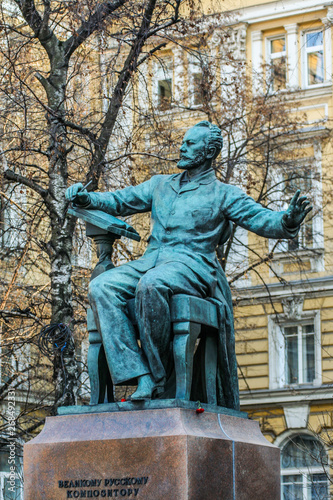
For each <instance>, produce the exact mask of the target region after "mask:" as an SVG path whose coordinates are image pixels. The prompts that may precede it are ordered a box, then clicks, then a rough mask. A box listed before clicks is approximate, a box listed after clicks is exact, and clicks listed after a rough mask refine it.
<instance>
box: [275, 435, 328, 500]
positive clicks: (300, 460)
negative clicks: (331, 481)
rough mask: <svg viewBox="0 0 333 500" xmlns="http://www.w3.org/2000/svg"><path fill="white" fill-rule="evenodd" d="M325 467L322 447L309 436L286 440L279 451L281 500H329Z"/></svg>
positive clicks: (325, 460) (325, 458)
mask: <svg viewBox="0 0 333 500" xmlns="http://www.w3.org/2000/svg"><path fill="white" fill-rule="evenodd" d="M327 464H328V460H327V454H326V451H325V448H324V446H323V445H322V444H321V442H320V441H319V440H318V439H315V438H314V437H312V436H310V435H308V434H298V435H296V436H293V437H292V438H289V439H288V441H287V442H286V443H285V444H284V445H283V446H282V450H281V490H282V499H283V500H328V499H329V498H330V497H329V493H328V475H327V472H326V470H325V467H326V466H327Z"/></svg>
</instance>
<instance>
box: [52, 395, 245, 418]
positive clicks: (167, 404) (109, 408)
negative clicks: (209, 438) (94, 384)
mask: <svg viewBox="0 0 333 500" xmlns="http://www.w3.org/2000/svg"><path fill="white" fill-rule="evenodd" d="M201 407H202V408H203V409H204V410H205V411H208V412H210V413H218V414H220V415H229V416H231V417H240V418H248V415H247V413H246V412H244V411H237V410H231V409H230V408H224V407H223V406H215V405H208V404H204V403H201ZM167 408H183V409H185V410H194V411H195V410H196V409H197V408H198V403H197V402H195V401H184V400H183V399H153V400H151V401H142V402H141V401H135V402H132V401H124V402H117V403H104V404H98V405H86V406H60V407H59V408H58V415H82V414H86V413H105V412H111V413H113V412H116V411H118V412H124V411H140V410H165V409H167Z"/></svg>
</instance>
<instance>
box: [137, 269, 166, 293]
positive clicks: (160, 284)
mask: <svg viewBox="0 0 333 500" xmlns="http://www.w3.org/2000/svg"><path fill="white" fill-rule="evenodd" d="M166 288H167V286H166V284H165V280H164V279H163V277H162V276H159V275H158V274H157V273H154V272H149V271H148V272H147V273H146V274H144V275H143V276H142V278H141V279H140V281H139V283H138V286H137V289H136V293H141V294H151V293H154V292H156V291H162V290H165V289H166Z"/></svg>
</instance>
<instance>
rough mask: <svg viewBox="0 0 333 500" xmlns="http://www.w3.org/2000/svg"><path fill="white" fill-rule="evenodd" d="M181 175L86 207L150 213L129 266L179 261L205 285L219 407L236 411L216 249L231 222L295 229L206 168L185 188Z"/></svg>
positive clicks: (230, 330) (231, 340) (266, 231)
mask: <svg viewBox="0 0 333 500" xmlns="http://www.w3.org/2000/svg"><path fill="white" fill-rule="evenodd" d="M182 176H184V173H182V174H175V175H156V176H153V177H152V178H151V179H150V180H149V181H146V182H143V183H142V184H139V185H138V186H129V187H126V188H124V189H121V190H118V191H115V192H113V193H110V192H108V193H90V203H89V205H88V206H87V207H86V208H89V209H98V210H102V211H104V212H107V213H109V214H111V215H114V216H126V215H132V214H135V213H143V212H149V211H151V222H152V230H151V235H150V237H149V239H148V247H147V250H146V252H145V253H144V255H143V256H142V257H141V258H140V259H138V260H136V261H133V262H130V263H129V265H131V266H133V267H135V268H136V269H139V270H140V271H143V272H146V271H148V270H149V269H151V268H153V267H156V266H158V265H160V264H165V263H167V262H170V263H171V262H175V261H180V262H182V263H183V264H186V265H187V266H188V267H189V268H191V269H192V270H193V271H194V272H195V273H196V274H197V275H198V280H201V282H202V281H204V282H205V284H206V285H207V286H208V289H209V291H210V293H209V296H210V297H211V299H212V300H214V301H217V303H218V304H219V306H220V330H219V336H218V374H219V375H218V383H217V388H218V404H220V405H222V406H226V407H229V408H234V409H238V408H239V391H238V380H237V365H236V356H235V335H234V327H233V315H232V300H231V292H230V288H229V285H228V282H227V279H226V276H225V274H224V272H223V270H222V268H221V266H220V265H219V264H218V261H217V258H216V247H217V246H218V245H219V244H221V243H224V242H225V241H226V240H227V239H228V238H229V236H230V226H231V222H235V223H236V224H238V225H240V226H242V227H243V228H245V229H248V230H249V231H252V232H254V233H256V234H258V235H260V236H264V237H266V238H276V239H280V238H294V237H295V236H296V235H297V233H298V228H296V229H290V228H287V227H286V226H285V225H284V222H283V219H282V215H283V214H284V212H274V211H272V210H269V209H266V208H264V207H262V206H261V205H260V204H258V203H256V202H255V201H254V200H253V199H252V198H251V197H249V196H247V195H246V194H245V193H244V192H243V191H242V190H241V189H239V188H237V187H235V186H232V185H229V184H223V183H222V182H220V181H219V180H218V179H217V178H216V176H215V173H214V171H213V169H209V170H207V171H206V172H204V173H203V174H201V176H199V177H198V178H197V179H195V180H193V181H190V182H188V183H186V184H183V183H182V182H181V180H182V178H183V177H182Z"/></svg>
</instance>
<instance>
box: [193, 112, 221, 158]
mask: <svg viewBox="0 0 333 500" xmlns="http://www.w3.org/2000/svg"><path fill="white" fill-rule="evenodd" d="M194 127H206V128H209V130H210V134H209V139H208V144H207V147H208V148H209V147H214V148H215V150H216V153H215V155H214V158H213V160H215V158H216V157H217V156H218V155H219V154H220V152H221V149H222V147H223V138H222V132H221V129H220V128H219V127H218V126H217V125H213V124H212V123H210V122H208V121H207V120H203V121H201V122H199V123H196V124H195V125H194Z"/></svg>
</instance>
